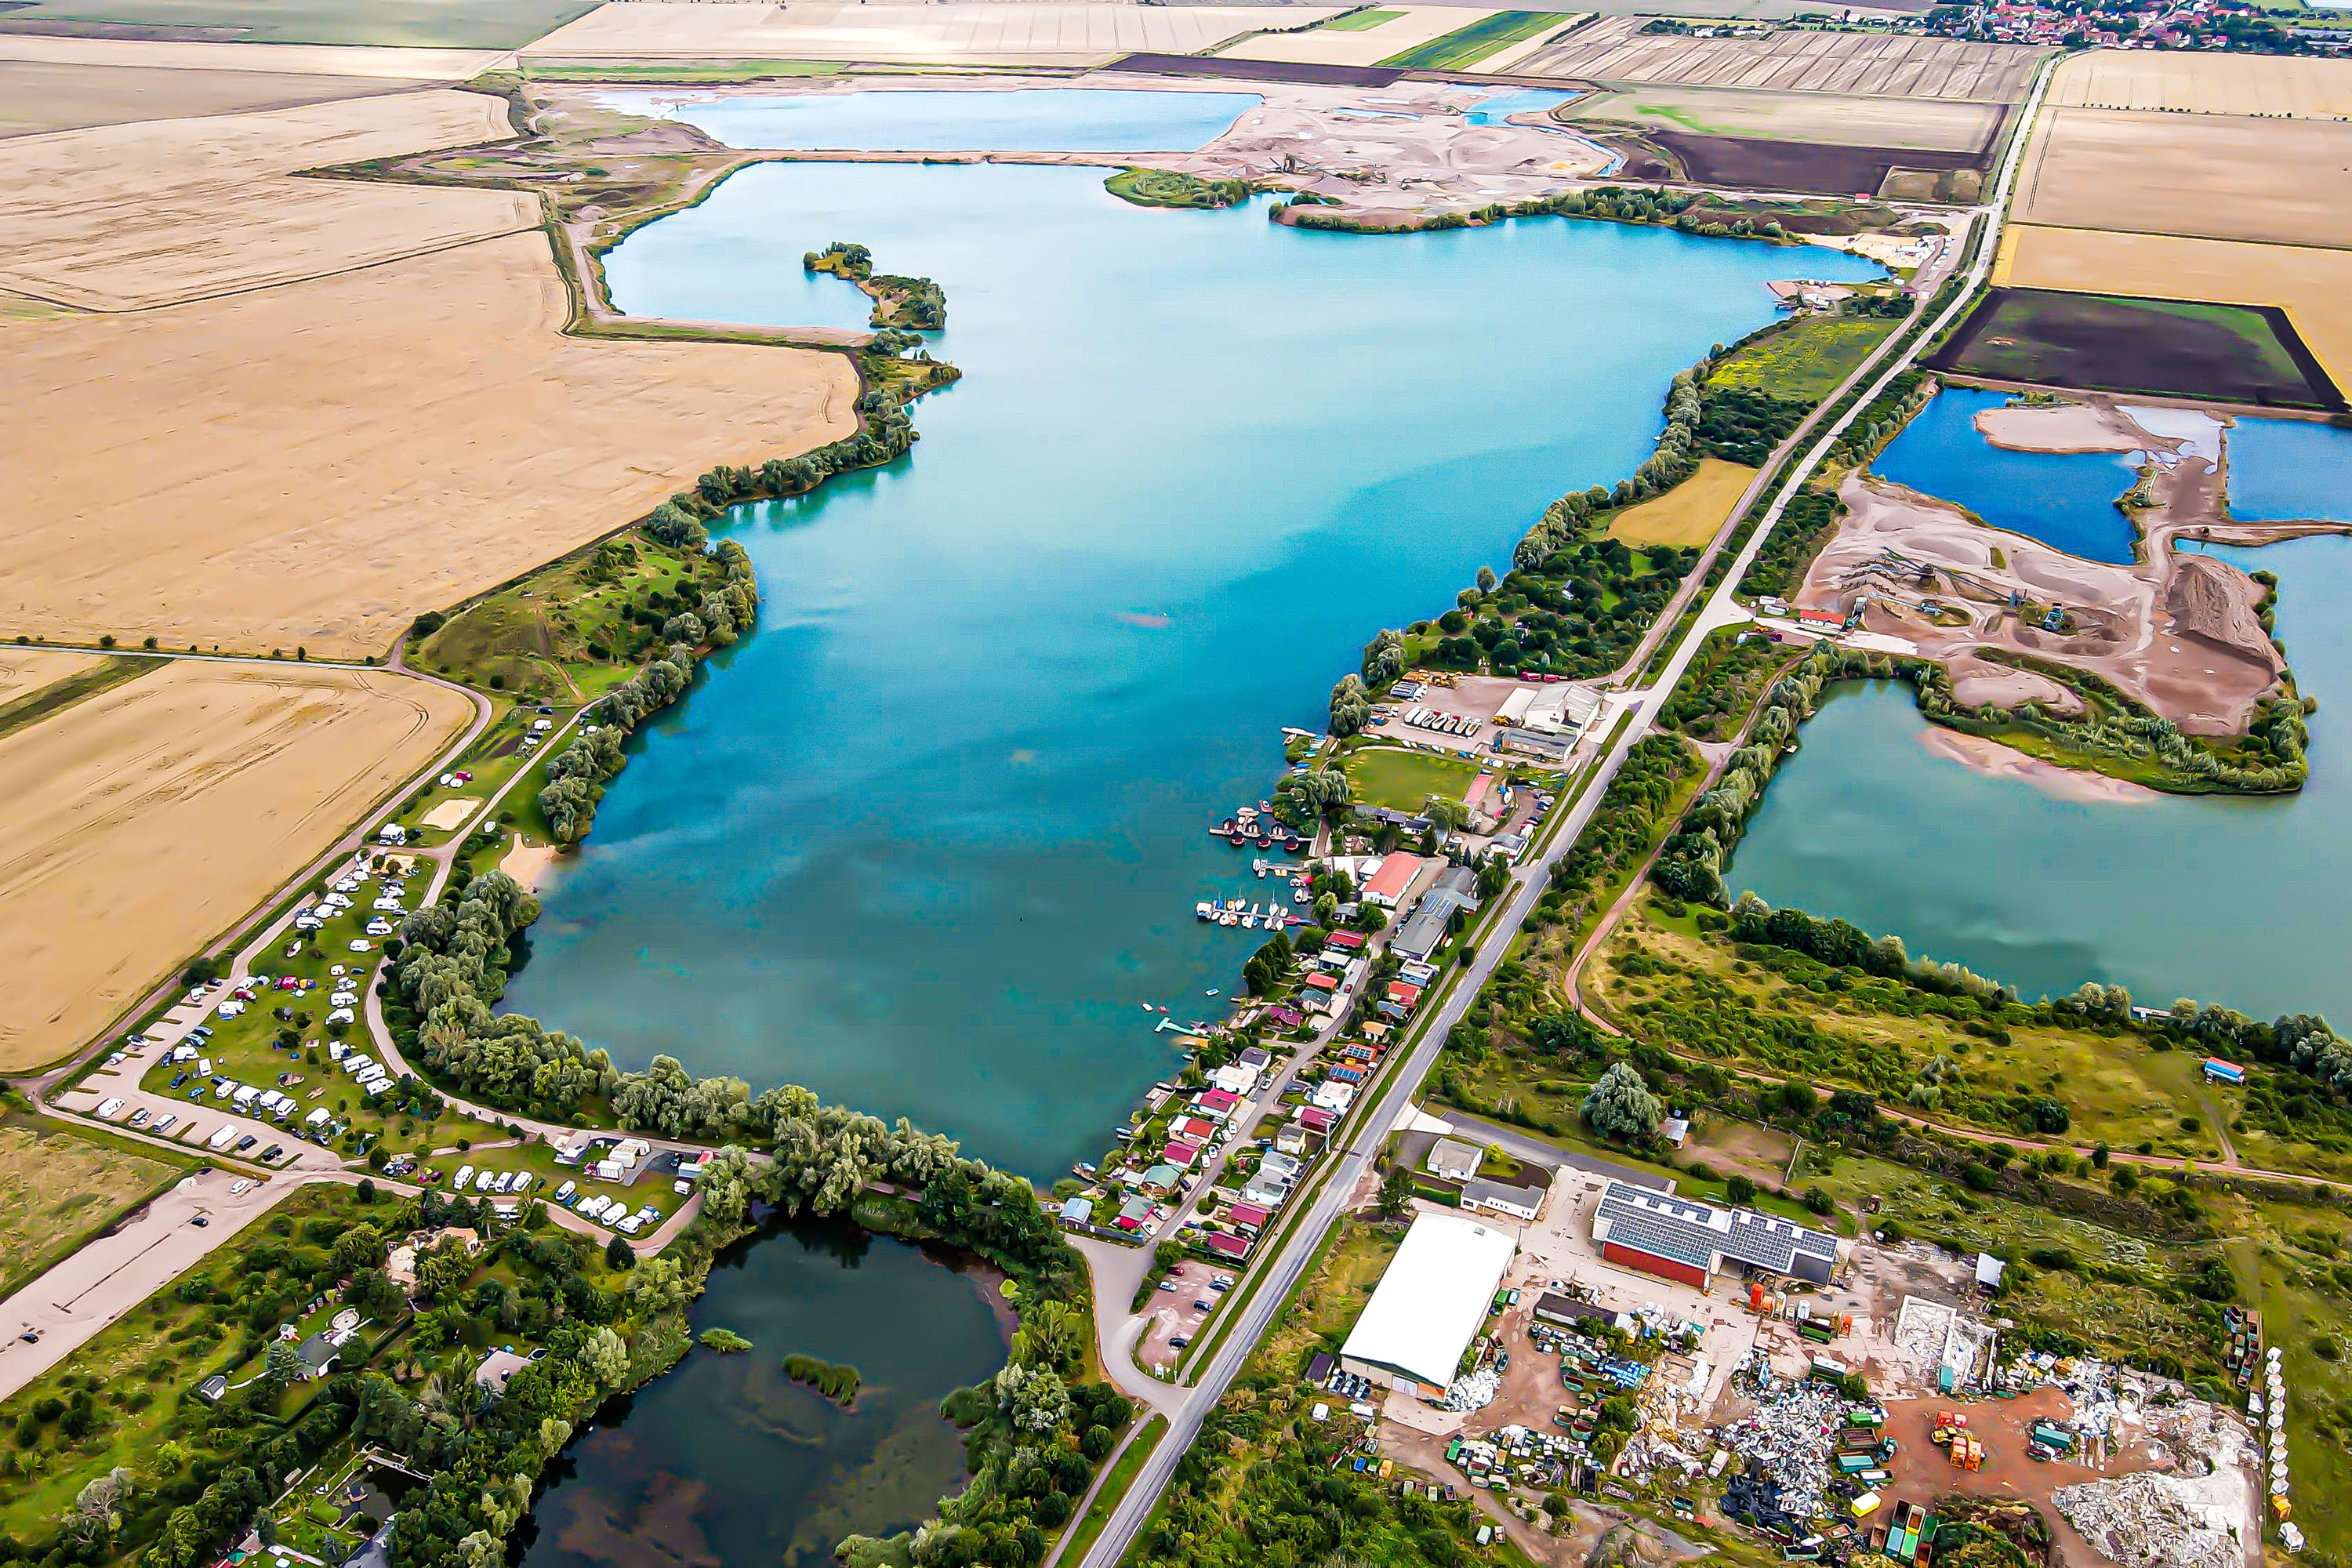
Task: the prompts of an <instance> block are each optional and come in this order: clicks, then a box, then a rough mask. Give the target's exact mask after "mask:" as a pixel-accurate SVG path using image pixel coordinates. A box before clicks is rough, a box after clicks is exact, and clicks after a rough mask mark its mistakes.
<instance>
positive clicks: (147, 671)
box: [0, 654, 156, 736]
mask: <svg viewBox="0 0 2352 1568" xmlns="http://www.w3.org/2000/svg"><path fill="white" fill-rule="evenodd" d="M52 657H54V658H58V659H59V660H61V661H64V663H65V664H67V665H70V666H71V668H68V670H67V672H66V673H65V674H63V675H61V676H60V677H58V679H55V680H51V681H49V682H47V684H46V685H37V686H31V687H28V688H27V689H24V690H20V691H11V690H9V689H7V688H6V687H5V686H0V736H6V735H13V734H15V733H16V731H19V730H22V729H24V728H26V726H28V725H32V724H37V723H39V722H40V721H42V720H44V719H47V718H48V717H49V716H50V715H51V714H54V713H60V712H63V711H64V710H66V709H68V708H70V707H72V706H73V705H74V704H75V703H77V702H79V701H81V700H83V699H84V698H87V697H94V696H96V695H97V694H98V693H100V692H101V691H104V690H105V689H107V688H109V687H110V686H120V685H121V684H122V683H123V682H124V681H126V680H136V679H139V678H140V677H141V676H142V675H152V674H153V673H154V672H155V668H156V666H155V661H154V660H153V659H148V658H131V657H130V656H128V655H122V656H118V657H113V658H106V657H97V658H92V657H89V656H87V655H81V654H57V655H54V656H52ZM52 668H57V667H52ZM0 674H5V668H0Z"/></svg>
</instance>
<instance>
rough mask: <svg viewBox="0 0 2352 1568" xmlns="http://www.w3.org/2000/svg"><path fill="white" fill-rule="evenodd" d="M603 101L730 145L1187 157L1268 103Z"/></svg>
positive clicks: (1026, 91)
mask: <svg viewBox="0 0 2352 1568" xmlns="http://www.w3.org/2000/svg"><path fill="white" fill-rule="evenodd" d="M601 96H602V97H603V98H604V101H606V102H609V103H612V104H614V105H615V106H617V107H622V108H625V109H628V110H630V111H631V112H633V113H641V114H642V113H656V112H659V110H656V107H655V106H656V105H667V104H675V105H677V107H676V108H675V109H674V110H671V112H670V114H669V118H671V119H673V120H678V121H684V122H685V123H687V124H688V125H691V126H694V127H695V128H696V129H698V130H699V131H700V132H702V133H703V134H704V135H706V136H709V137H710V138H711V139H712V140H713V141H717V142H723V143H725V144H726V145H727V146H730V147H744V148H761V149H769V150H777V151H787V150H793V149H814V148H830V149H833V150H835V151H847V150H858V151H869V150H875V149H881V150H886V151H895V152H904V153H960V152H971V151H975V150H977V149H980V148H983V147H984V148H989V149H992V150H993V151H997V152H1004V153H1048V152H1059V153H1189V152H1191V151H1192V149H1194V148H1196V147H1199V146H1201V145H1202V144H1203V143H1205V142H1211V141H1213V140H1214V139H1215V138H1216V137H1218V136H1221V135H1223V133H1224V132H1225V131H1226V130H1227V129H1228V128H1229V127H1230V126H1231V125H1232V124H1233V122H1234V121H1236V120H1238V119H1240V118H1241V117H1242V116H1243V115H1244V114H1245V113H1247V112H1248V111H1249V110H1253V109H1255V108H1256V107H1257V106H1258V105H1259V104H1261V103H1263V102H1265V100H1264V99H1262V98H1260V97H1258V95H1257V94H1255V93H1254V92H1153V91H1149V90H1137V89H1123V88H1050V87H1047V88H1016V89H1012V90H1009V91H1005V92H970V91H956V90H949V89H923V88H908V89H903V90H899V89H875V90H871V91H864V92H808V93H792V94H779V95H773V96H761V95H754V94H743V95H738V96H733V97H720V98H710V99H698V98H697V97H696V96H694V95H691V94H688V95H686V96H684V97H683V98H681V97H680V95H679V94H677V93H676V92H667V93H658V94H656V93H646V92H625V93H619V92H616V93H610V94H604V95H601ZM819 243H820V244H822V243H823V242H822V241H820V242H819Z"/></svg>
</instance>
